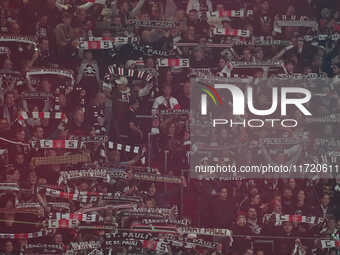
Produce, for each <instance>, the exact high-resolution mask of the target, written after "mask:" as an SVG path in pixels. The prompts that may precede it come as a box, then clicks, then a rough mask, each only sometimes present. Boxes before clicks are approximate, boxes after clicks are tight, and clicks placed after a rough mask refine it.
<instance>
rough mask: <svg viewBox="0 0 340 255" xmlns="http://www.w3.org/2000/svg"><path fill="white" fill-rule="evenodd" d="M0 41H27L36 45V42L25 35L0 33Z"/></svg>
mask: <svg viewBox="0 0 340 255" xmlns="http://www.w3.org/2000/svg"><path fill="white" fill-rule="evenodd" d="M0 42H17V43H28V44H33V45H34V47H36V45H37V42H36V41H35V40H34V39H33V38H31V37H26V36H16V35H8V36H6V35H1V36H0Z"/></svg>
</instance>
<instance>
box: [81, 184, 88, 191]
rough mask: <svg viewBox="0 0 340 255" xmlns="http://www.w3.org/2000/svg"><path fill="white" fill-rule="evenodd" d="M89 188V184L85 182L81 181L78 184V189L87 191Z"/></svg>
mask: <svg viewBox="0 0 340 255" xmlns="http://www.w3.org/2000/svg"><path fill="white" fill-rule="evenodd" d="M88 190H89V185H88V184H87V183H86V182H82V183H81V184H80V185H79V191H88Z"/></svg>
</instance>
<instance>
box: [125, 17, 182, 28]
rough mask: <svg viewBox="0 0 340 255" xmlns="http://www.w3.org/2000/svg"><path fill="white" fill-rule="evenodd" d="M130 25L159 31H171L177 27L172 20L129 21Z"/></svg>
mask: <svg viewBox="0 0 340 255" xmlns="http://www.w3.org/2000/svg"><path fill="white" fill-rule="evenodd" d="M128 24H129V25H134V26H136V27H148V28H158V29H171V28H174V27H175V26H176V25H175V23H174V22H173V21H171V20H137V19H129V20H128Z"/></svg>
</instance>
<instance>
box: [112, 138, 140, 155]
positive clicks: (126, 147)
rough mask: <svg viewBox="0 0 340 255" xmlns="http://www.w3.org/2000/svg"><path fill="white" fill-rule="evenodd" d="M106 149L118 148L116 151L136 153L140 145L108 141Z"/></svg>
mask: <svg viewBox="0 0 340 255" xmlns="http://www.w3.org/2000/svg"><path fill="white" fill-rule="evenodd" d="M107 145H108V146H107V147H108V149H111V150H118V151H125V152H133V153H135V154H138V153H139V152H140V149H141V147H140V146H133V145H124V144H121V143H114V142H111V141H109V142H108V144H107Z"/></svg>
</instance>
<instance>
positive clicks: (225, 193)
mask: <svg viewBox="0 0 340 255" xmlns="http://www.w3.org/2000/svg"><path fill="white" fill-rule="evenodd" d="M227 198H228V190H227V189H226V188H223V189H221V191H220V199H222V200H225V199H227Z"/></svg>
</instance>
